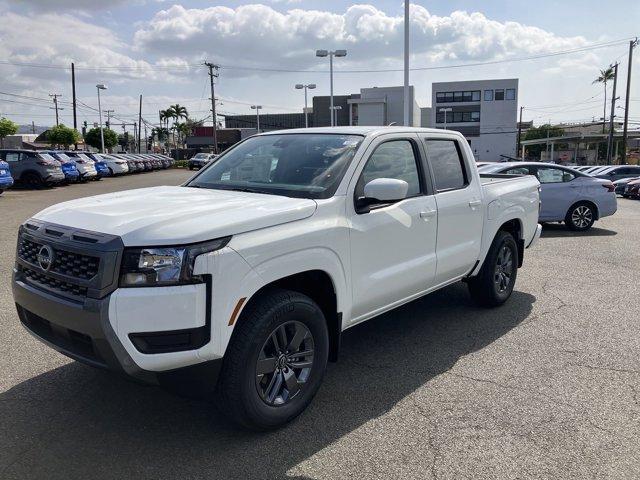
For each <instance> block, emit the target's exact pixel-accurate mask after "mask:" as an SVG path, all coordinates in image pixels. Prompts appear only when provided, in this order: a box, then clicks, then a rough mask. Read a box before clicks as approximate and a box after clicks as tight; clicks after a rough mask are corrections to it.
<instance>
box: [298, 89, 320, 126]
mask: <svg viewBox="0 0 640 480" xmlns="http://www.w3.org/2000/svg"><path fill="white" fill-rule="evenodd" d="M303 88H304V128H309V113H308V112H307V89H308V88H309V89H311V90H313V89H314V88H316V84H315V83H309V84H308V85H303V84H302V83H298V84H296V90H301V89H303Z"/></svg>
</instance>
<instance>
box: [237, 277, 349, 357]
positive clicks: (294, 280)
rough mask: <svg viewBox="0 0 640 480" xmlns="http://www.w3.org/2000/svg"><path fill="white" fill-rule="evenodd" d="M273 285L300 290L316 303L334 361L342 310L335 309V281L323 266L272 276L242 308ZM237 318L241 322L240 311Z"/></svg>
mask: <svg viewBox="0 0 640 480" xmlns="http://www.w3.org/2000/svg"><path fill="white" fill-rule="evenodd" d="M274 288H280V289H284V290H291V291H294V292H298V293H302V294H303V295H306V296H308V297H309V298H311V299H312V300H313V301H314V302H315V303H316V304H318V306H319V307H320V309H321V310H322V313H323V314H324V317H325V320H326V322H327V330H328V332H329V360H330V361H332V362H335V361H337V359H338V352H339V350H340V337H341V334H342V312H339V311H338V296H337V293H336V285H335V283H334V281H333V279H332V277H331V275H330V274H329V273H328V272H326V271H324V270H320V269H313V270H305V271H302V272H297V273H293V274H290V275H287V276H284V277H281V278H278V279H275V280H272V281H270V282H269V283H266V284H265V285H263V286H262V287H260V288H259V289H258V290H257V291H256V292H254V293H253V294H252V295H251V297H250V298H249V299H248V300H247V301H246V304H245V306H244V308H243V309H242V311H248V307H249V306H250V305H251V304H252V303H255V302H257V301H259V300H260V298H262V297H263V296H264V295H268V293H269V290H272V289H274ZM240 322H242V314H240V317H239V318H238V322H237V323H240ZM236 327H237V325H236Z"/></svg>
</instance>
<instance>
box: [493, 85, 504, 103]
mask: <svg viewBox="0 0 640 480" xmlns="http://www.w3.org/2000/svg"><path fill="white" fill-rule="evenodd" d="M495 99H496V100H504V89H502V88H496V94H495Z"/></svg>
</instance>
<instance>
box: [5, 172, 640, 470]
mask: <svg viewBox="0 0 640 480" xmlns="http://www.w3.org/2000/svg"><path fill="white" fill-rule="evenodd" d="M189 175H190V173H189V172H186V171H175V170H170V171H161V172H154V173H148V174H141V175H131V176H127V177H123V178H115V179H105V180H103V181H101V182H98V183H89V184H84V185H73V186H70V187H65V188H57V189H52V190H43V191H27V190H15V191H8V192H5V193H4V194H3V195H2V196H0V329H1V331H2V336H1V338H2V340H1V341H0V371H1V372H2V375H0V478H2V479H30V478H48V479H57V478H60V479H63V478H64V479H70V478H82V479H85V478H96V479H97V478H138V479H142V478H149V479H152V478H153V479H158V478H180V479H186V478H194V479H195V478H197V479H200V478H202V479H204V478H207V479H217V478H220V479H229V478H242V479H249V478H259V479H263V478H264V479H276V478H305V479H343V478H356V479H361V478H420V479H429V478H580V479H582V478H611V479H620V478H638V476H640V454H639V453H640V355H639V354H640V287H639V285H640V202H637V201H629V200H619V204H618V205H619V211H618V213H617V214H616V215H615V216H613V217H609V218H605V219H603V220H602V221H600V222H598V223H596V228H593V229H592V230H591V231H589V232H586V233H583V234H577V233H573V232H569V231H567V230H565V229H564V227H563V226H558V225H548V226H546V227H545V229H544V232H543V237H542V238H541V240H540V242H539V243H538V245H537V246H536V247H535V249H534V250H530V251H527V254H526V256H525V264H524V267H523V268H522V269H521V270H520V271H519V274H518V281H517V284H516V291H515V292H514V294H513V296H512V298H511V299H510V301H509V302H508V303H507V304H506V305H505V306H503V307H501V308H498V309H495V310H483V309H479V308H477V307H475V306H474V305H473V304H471V302H470V299H469V296H468V294H467V291H466V288H465V287H464V286H463V285H461V284H460V285H454V286H452V287H449V288H446V289H445V290H442V291H440V292H437V293H435V294H433V295H431V296H429V297H427V298H424V299H421V300H418V301H415V302H413V303H411V304H409V305H406V306H405V307H402V308H400V309H398V310H396V311H393V312H391V313H388V314H386V315H384V316H382V317H380V318H378V319H375V320H372V321H370V322H367V323H366V324H363V325H360V326H357V327H354V328H353V329H351V330H349V331H348V332H347V333H345V335H344V337H343V338H344V340H343V347H342V351H341V359H340V361H339V363H337V364H331V365H330V366H329V370H328V373H327V376H326V378H325V382H324V384H323V386H322V387H321V389H320V392H319V394H318V395H317V397H316V399H315V401H314V402H313V403H312V405H311V407H310V408H309V409H308V410H307V411H306V412H305V413H303V415H302V416H301V417H300V418H299V419H298V420H297V421H295V422H294V423H293V424H291V425H289V426H287V427H286V428H284V429H282V430H279V431H276V432H272V433H268V434H254V433H247V432H244V431H239V430H237V429H236V428H235V427H234V426H233V425H230V424H229V423H227V422H226V420H225V419H224V418H221V417H220V416H219V415H218V414H217V413H216V411H215V409H213V408H211V406H210V405H208V404H206V403H204V402H199V401H196V400H188V399H183V398H178V397H175V396H172V395H170V394H168V393H165V392H163V391H161V390H159V389H157V388H155V387H149V386H141V385H137V384H134V383H132V382H129V381H127V380H124V379H122V378H119V377H118V376H115V375H113V374H110V373H107V372H103V371H98V370H94V369H92V368H90V367H86V366H83V365H81V364H78V363H75V362H73V361H70V360H69V359H67V358H66V357H64V356H62V355H60V354H58V353H56V352H54V351H52V350H50V349H49V348H47V347H45V346H44V345H42V344H40V343H39V342H37V341H36V340H34V339H32V337H30V336H29V335H28V334H27V333H26V331H25V330H24V329H23V328H22V327H21V326H20V324H19V321H18V318H17V315H16V313H15V308H14V306H13V303H12V298H11V290H10V282H9V279H10V274H11V268H12V263H13V259H14V252H15V240H16V233H17V229H18V226H19V224H20V223H21V222H22V221H24V220H25V219H27V218H28V217H29V216H31V215H32V214H34V213H36V212H37V211H38V210H40V209H42V208H44V207H46V206H48V205H51V204H54V203H57V202H60V201H64V200H68V199H72V198H77V197H81V196H86V195H91V194H96V193H104V192H111V191H116V190H125V189H130V188H136V187H143V186H151V185H166V184H173V185H175V184H179V183H181V182H182V181H183V180H184V179H186V178H188V176H189ZM158 208H161V205H159V206H158Z"/></svg>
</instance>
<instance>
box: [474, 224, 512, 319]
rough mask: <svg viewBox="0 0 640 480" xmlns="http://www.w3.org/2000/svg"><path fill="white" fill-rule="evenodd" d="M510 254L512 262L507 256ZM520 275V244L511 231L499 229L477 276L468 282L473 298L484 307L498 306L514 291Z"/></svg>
mask: <svg viewBox="0 0 640 480" xmlns="http://www.w3.org/2000/svg"><path fill="white" fill-rule="evenodd" d="M507 254H508V256H509V258H510V262H509V261H508V259H507V258H505V257H506V256H507ZM517 276H518V246H517V245H516V241H515V239H514V238H513V236H512V235H511V234H510V233H509V232H505V231H502V230H501V231H499V232H498V233H497V234H496V237H495V238H494V239H493V243H492V244H491V247H490V248H489V252H488V253H487V257H486V258H485V260H484V263H483V264H482V268H481V269H480V272H479V273H478V275H477V276H475V277H473V278H471V279H470V280H469V281H468V282H467V284H468V287H469V293H470V294H471V298H472V299H473V300H474V301H475V302H476V303H478V304H479V305H482V306H484V307H497V306H498V305H502V304H503V303H504V302H506V301H507V300H508V299H509V297H510V296H511V292H513V287H514V286H515V284H516V277H517Z"/></svg>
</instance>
